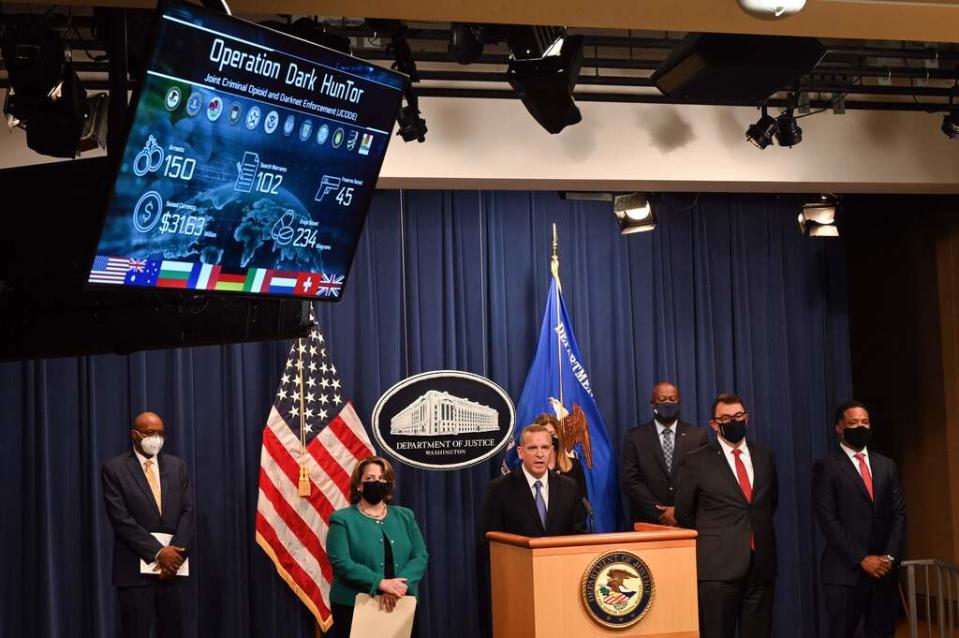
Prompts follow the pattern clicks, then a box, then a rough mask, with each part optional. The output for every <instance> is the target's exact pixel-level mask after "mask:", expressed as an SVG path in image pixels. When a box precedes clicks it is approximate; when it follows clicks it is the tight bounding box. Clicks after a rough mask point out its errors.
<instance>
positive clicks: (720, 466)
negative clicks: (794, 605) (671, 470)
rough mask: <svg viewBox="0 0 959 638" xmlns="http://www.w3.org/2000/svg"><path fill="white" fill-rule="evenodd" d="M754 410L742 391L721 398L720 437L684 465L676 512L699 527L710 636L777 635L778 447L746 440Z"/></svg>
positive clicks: (703, 625)
mask: <svg viewBox="0 0 959 638" xmlns="http://www.w3.org/2000/svg"><path fill="white" fill-rule="evenodd" d="M748 423H749V413H748V412H747V411H746V406H745V404H744V403H743V400H742V399H740V398H739V397H738V396H736V395H735V394H720V395H719V396H717V397H716V399H715V400H714V401H713V408H712V419H711V420H710V422H709V424H710V426H711V427H712V429H713V431H715V432H716V436H717V440H716V441H715V442H713V443H709V444H707V445H705V446H703V447H700V448H698V449H696V450H693V451H692V452H689V453H688V454H687V455H686V456H685V457H684V459H683V461H682V465H681V466H680V470H679V476H678V483H679V487H678V489H677V494H676V519H677V520H678V521H679V525H680V526H681V527H687V528H694V529H696V530H697V531H698V532H699V538H698V539H697V543H696V568H697V572H698V573H697V576H698V579H699V631H700V636H701V637H702V638H734V636H736V635H737V633H736V629H737V627H738V629H739V633H738V636H739V638H769V636H770V635H771V633H772V607H773V593H774V586H775V579H776V534H775V530H774V528H773V514H775V512H776V505H777V503H778V498H779V491H778V482H777V477H776V462H775V459H774V458H773V455H772V452H771V451H769V450H768V449H766V448H765V447H762V446H760V445H757V444H756V443H752V442H746V439H745V436H746V426H747V425H748Z"/></svg>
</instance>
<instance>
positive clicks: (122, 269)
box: [87, 255, 130, 284]
mask: <svg viewBox="0 0 959 638" xmlns="http://www.w3.org/2000/svg"><path fill="white" fill-rule="evenodd" d="M128 270H130V259H128V258H126V257H103V256H101V255H98V256H97V258H96V259H94V260H93V267H92V268H91V269H90V277H89V278H88V279H87V281H89V282H90V283H91V284H122V283H123V282H124V280H125V279H126V276H127V271H128Z"/></svg>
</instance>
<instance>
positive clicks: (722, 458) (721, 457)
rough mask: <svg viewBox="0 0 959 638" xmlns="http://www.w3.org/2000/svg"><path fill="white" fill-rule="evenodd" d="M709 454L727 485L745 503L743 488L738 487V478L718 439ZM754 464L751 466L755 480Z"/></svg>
mask: <svg viewBox="0 0 959 638" xmlns="http://www.w3.org/2000/svg"><path fill="white" fill-rule="evenodd" d="M710 456H712V457H713V460H714V461H715V463H716V464H717V466H718V467H717V469H718V471H719V473H720V474H722V475H723V476H725V477H726V479H727V484H728V485H727V487H729V489H731V490H732V491H733V492H735V493H736V495H737V496H738V497H739V498H740V499H741V500H742V502H743V503H746V495H745V494H743V488H741V487H739V479H738V478H736V475H735V474H733V469H732V468H731V467H729V461H727V460H726V450H725V448H723V446H722V444H720V443H719V442H718V441H717V442H716V443H713V454H711V455H710ZM755 474H756V466H755V465H754V466H753V477H754V482H755Z"/></svg>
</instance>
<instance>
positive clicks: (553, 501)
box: [534, 472, 562, 533]
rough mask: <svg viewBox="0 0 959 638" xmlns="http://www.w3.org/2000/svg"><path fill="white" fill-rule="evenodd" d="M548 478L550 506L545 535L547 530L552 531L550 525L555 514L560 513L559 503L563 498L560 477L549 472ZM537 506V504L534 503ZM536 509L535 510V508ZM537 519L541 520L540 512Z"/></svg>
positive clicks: (547, 510) (547, 511) (547, 513)
mask: <svg viewBox="0 0 959 638" xmlns="http://www.w3.org/2000/svg"><path fill="white" fill-rule="evenodd" d="M546 475H547V477H548V478H549V504H548V505H547V506H546V528H545V529H544V530H543V532H544V533H545V532H546V530H548V529H550V525H552V524H553V518H554V515H553V512H556V511H559V507H558V505H559V501H560V499H561V498H562V494H560V489H561V488H560V486H559V479H558V478H557V476H558V475H556V474H554V473H553V472H547V474H546ZM534 506H535V503H534ZM534 509H535V508H534ZM536 518H537V519H538V518H539V512H537V513H536Z"/></svg>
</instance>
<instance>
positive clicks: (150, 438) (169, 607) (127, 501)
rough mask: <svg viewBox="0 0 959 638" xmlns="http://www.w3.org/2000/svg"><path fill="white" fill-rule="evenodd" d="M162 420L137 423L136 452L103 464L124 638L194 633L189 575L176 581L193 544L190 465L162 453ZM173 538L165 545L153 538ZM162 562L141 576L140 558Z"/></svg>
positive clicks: (144, 417) (148, 417)
mask: <svg viewBox="0 0 959 638" xmlns="http://www.w3.org/2000/svg"><path fill="white" fill-rule="evenodd" d="M164 436H165V430H164V426H163V421H162V420H161V419H160V417H159V416H157V415H156V414H153V413H152V412H144V413H143V414H141V415H140V416H138V417H137V418H136V420H135V421H134V422H133V429H132V430H131V431H130V437H131V438H132V439H133V449H132V450H131V451H129V452H125V453H124V454H121V455H120V456H117V457H116V458H113V459H111V460H109V461H107V462H106V463H105V464H104V465H103V469H102V472H101V478H102V483H103V499H104V501H105V503H106V508H107V514H108V515H109V517H110V522H111V523H112V525H113V532H114V540H113V584H114V585H115V586H116V587H117V592H118V595H119V598H120V615H121V620H122V627H123V630H122V633H121V636H123V638H148V637H149V636H150V627H151V625H152V624H153V621H154V618H155V619H156V629H157V633H156V636H157V638H181V637H184V636H192V635H193V631H194V629H193V628H194V626H195V622H194V614H193V612H192V606H191V605H190V604H189V600H188V596H187V593H186V590H187V587H186V584H185V582H184V581H185V578H184V577H182V576H177V575H176V573H177V570H179V568H180V566H181V565H182V563H183V561H184V560H185V559H186V557H187V553H188V551H189V548H190V545H191V544H192V542H193V495H192V492H191V490H190V477H189V475H188V474H187V469H186V464H185V463H184V462H183V461H182V460H180V459H178V458H176V457H175V456H170V455H168V454H160V449H161V448H162V447H163V441H164ZM157 532H159V533H165V534H170V535H172V537H173V538H172V540H170V542H169V543H168V544H166V545H164V544H162V543H161V542H160V541H159V540H157V539H156V538H155V537H154V536H153V534H154V533H157ZM141 560H142V561H145V562H146V563H153V562H156V568H155V574H141V573H140V561H141Z"/></svg>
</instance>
